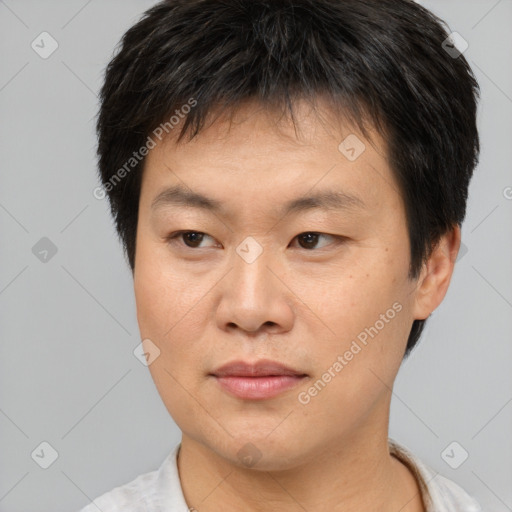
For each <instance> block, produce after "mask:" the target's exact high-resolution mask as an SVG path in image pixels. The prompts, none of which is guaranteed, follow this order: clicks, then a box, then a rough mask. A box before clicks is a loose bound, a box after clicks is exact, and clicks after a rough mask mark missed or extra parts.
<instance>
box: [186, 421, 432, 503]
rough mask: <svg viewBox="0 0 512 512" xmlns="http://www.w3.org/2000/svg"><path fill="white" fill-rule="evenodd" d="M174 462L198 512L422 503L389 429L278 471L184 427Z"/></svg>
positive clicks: (327, 449)
mask: <svg viewBox="0 0 512 512" xmlns="http://www.w3.org/2000/svg"><path fill="white" fill-rule="evenodd" d="M381 432H382V431H381ZM178 469H179V473H180V479H181V485H182V489H183V493H184V496H185V500H186V501H187V503H188V505H189V507H190V508H191V510H196V511H197V512H214V511H219V510H222V511H223V512H235V511H239V510H244V511H247V512H263V511H268V510H279V511H283V512H297V511H303V510H329V511H338V510H339V511H341V510H343V512H360V511H361V510H380V511H382V512H387V511H390V512H391V511H393V512H396V510H400V511H401V512H422V511H423V510H424V509H423V506H422V502H421V497H420V495H419V488H418V486H417V482H416V480H415V479H414V477H413V476H412V474H411V473H410V472H409V470H408V469H407V468H406V467H405V466H404V465H403V464H402V463H401V462H399V461H398V460H397V459H395V458H394V457H392V456H390V454H389V449H388V439H387V429H386V430H384V431H383V435H382V434H381V435H378V433H377V432H362V431H361V430H359V431H358V432H357V434H353V435H351V436H348V437H346V438H345V439H343V440H341V441H340V440H338V442H337V443H336V445H335V446H334V447H333V446H331V445H329V446H327V445H326V446H325V447H323V448H322V449H320V450H317V451H315V453H314V454H312V455H311V456H309V457H308V456H306V457H305V459H304V462H303V463H302V464H300V465H294V466H293V467H290V468H288V469H285V470H279V471H271V470H270V471H261V470H256V469H248V468H243V467H240V466H239V465H237V464H235V463H233V462H231V461H229V460H227V459H225V458H223V457H221V456H219V455H218V454H217V453H215V452H214V451H212V450H211V449H210V448H208V447H205V446H204V445H203V444H200V443H198V442H196V441H195V440H194V439H192V438H190V437H188V436H186V435H185V434H184V435H183V438H182V442H181V448H180V453H179V459H178Z"/></svg>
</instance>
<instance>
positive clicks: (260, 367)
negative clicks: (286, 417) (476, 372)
mask: <svg viewBox="0 0 512 512" xmlns="http://www.w3.org/2000/svg"><path fill="white" fill-rule="evenodd" d="M210 376H212V377H214V378H215V380H216V381H217V382H218V384H219V385H220V387H221V389H222V390H224V391H225V392H227V393H229V394H230V395H233V396H235V397H237V398H240V399H243V400H266V399H269V398H273V397H275V396H278V395H280V394H281V393H284V392H285V391H288V390H289V389H292V388H294V387H295V386H297V385H298V384H299V383H301V382H302V381H303V380H304V379H305V378H306V377H308V375H307V374H305V373H304V372H301V371H299V370H295V369H293V368H290V367H288V366H285V365H283V364H281V363H278V362H275V361H268V360H261V361H257V362H255V363H247V362H245V361H234V362H231V363H228V364H225V365H223V366H221V367H220V368H219V369H217V370H216V371H214V372H213V373H211V374H210Z"/></svg>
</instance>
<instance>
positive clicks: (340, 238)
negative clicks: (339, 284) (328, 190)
mask: <svg viewBox="0 0 512 512" xmlns="http://www.w3.org/2000/svg"><path fill="white" fill-rule="evenodd" d="M187 234H196V235H205V236H207V237H209V238H211V239H212V240H213V237H211V236H210V235H208V234H206V233H203V232H202V231H176V232H174V233H171V234H170V235H169V236H167V237H166V241H167V243H168V244H169V245H174V244H177V243H178V240H177V239H178V238H179V237H181V236H183V235H187ZM303 235H317V236H324V237H329V238H332V239H334V240H336V241H337V242H339V243H341V242H343V241H344V240H346V237H343V236H337V235H329V234H327V233H318V232H317V231H304V232H303V233H300V234H298V235H297V236H296V237H294V239H293V240H295V239H296V238H298V237H300V236H303ZM181 241H183V239H181ZM201 242H202V240H201V241H200V242H199V243H201ZM329 245H331V244H328V245H327V246H326V247H328V246H329ZM182 247H183V248H185V249H191V250H198V249H202V248H201V247H190V246H188V245H185V244H183V245H182ZM301 249H304V250H305V251H308V252H312V251H314V250H315V249H314V248H313V249H305V248H304V247H301ZM322 249H324V247H322V248H320V249H318V250H317V251H319V250H322Z"/></svg>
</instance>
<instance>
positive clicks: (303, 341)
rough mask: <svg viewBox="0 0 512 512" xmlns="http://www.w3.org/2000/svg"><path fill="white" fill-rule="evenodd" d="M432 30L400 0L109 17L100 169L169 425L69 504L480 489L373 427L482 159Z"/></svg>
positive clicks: (452, 246)
mask: <svg viewBox="0 0 512 512" xmlns="http://www.w3.org/2000/svg"><path fill="white" fill-rule="evenodd" d="M446 41H448V42H450V39H448V33H447V32H446V31H445V29H444V28H443V26H442V22H441V21H440V20H439V19H437V18H436V17H434V16H433V15H432V14H431V13H429V12H428V11H427V10H425V9H424V8H422V7H421V6H419V5H417V4H415V3H414V2H412V1H409V0H315V1H313V0H186V1H185V0H167V1H164V2H161V3H159V4H157V5H156V6H154V7H153V8H152V9H150V10H149V11H148V12H147V13H146V14H145V16H144V17H143V18H142V20H141V21H140V22H138V23H137V24H136V25H135V26H134V27H132V28H131V29H130V30H129V31H128V32H127V33H126V34H125V35H124V37H123V40H122V44H121V47H120V50H119V52H118V53H117V55H116V56H115V57H114V58H113V60H112V61H111V62H110V64H109V66H108V69H107V72H106V77H105V84H104V86H103V89H102V94H101V109H100V115H99V119H98V136H99V147H98V154H99V168H100V175H101V179H102V189H101V190H100V191H101V192H102V193H105V194H108V197H109V200H110V204H111V209H112V213H113V215H114V218H115V221H116V227H117V229H118V233H119V235H120V238H121V240H122V242H123V244H124V248H125V251H126V255H127V258H128V262H129V264H130V267H131V270H132V272H133V277H134V289H135V297H136V304H137V315H138V323H139V327H140V333H141V339H143V340H144V341H143V346H144V350H145V353H146V356H147V358H148V364H149V369H150V371H151V374H152V377H153V379H154V381H155V384H156V387H157V389H158V391H159V393H160V396H161V398H162V400H163V402H164V404H165V406H166V407H167V409H168V411H169V413H170V414H171V416H172V417H173V419H174V420H175V422H176V424H177V425H178V426H179V428H180V429H181V431H182V439H181V442H180V444H179V445H178V446H176V448H175V449H174V450H173V451H172V453H171V454H170V455H169V456H168V457H167V458H166V459H165V461H164V462H163V463H162V466H161V467H160V468H159V470H157V471H154V472H152V473H149V474H146V475H141V476H140V477H138V478H137V479H136V480H134V481H133V482H131V483H130V484H127V485H125V486H122V487H119V488H116V489H114V490H113V491H111V492H108V493H106V494H104V495H103V496H101V497H100V498H98V499H97V500H95V502H94V503H92V504H91V505H89V506H88V507H86V508H85V509H84V512H90V511H92V510H97V509H98V508H99V509H100V510H102V511H103V512H107V511H108V512H111V511H123V512H127V511H138V510H141V511H142V510H148V511H171V510H172V511H175V510H176V511H179V510H183V511H184V510H187V509H188V510H197V511H199V512H213V511H219V510H223V511H228V512H231V511H244V512H245V511H248V512H252V511H268V510H278V511H286V512H287V511H290V512H291V511H299V510H300V511H303V510H308V511H324V510H325V511H327V510H329V511H344V512H350V511H358V512H360V511H367V510H368V511H370V510H372V511H373V510H379V511H380V512H398V511H401V512H420V511H428V512H430V511H466V512H469V511H477V510H480V507H479V506H478V504H477V503H476V502H475V501H474V500H473V499H472V498H471V497H470V496H469V495H468V494H467V493H466V492H464V491H463V490H462V489H461V488H460V487H459V486H457V485H456V484H455V483H453V482H451V481H449V480H448V479H446V478H443V477H442V476H440V475H436V473H435V472H434V471H433V470H431V469H430V468H428V467H427V466H426V465H424V464H423V463H422V462H421V461H420V460H418V458H417V457H415V456H414V455H413V454H412V453H411V452H410V451H409V450H408V449H407V448H405V447H404V446H401V445H400V444H399V443H397V442H396V441H394V440H392V439H389V438H388V423H389V408H390V401H391V392H392V387H393V383H394V380H395V377H396V375H397V372H398V370H399V367H400V364H401V362H402V360H403V359H404V357H406V356H407V355H408V354H409V353H410V351H411V350H412V348H413V347H414V346H415V345H416V343H417V342H418V339H419V337H420V334H421V332H422V328H423V326H424V322H425V320H426V319H427V318H428V316H429V315H430V314H431V313H432V311H433V310H434V309H436V308H437V307H438V306H439V304H440V303H441V301H442V300H443V298H444V296H445V294H446V291H447V288H448V286H449V282H450V279H451V275H452V272H453V268H454V264H455V260H456V257H457V253H458V250H459V246H460V225H461V223H462V221H463V219H464V216H465V209H466V199H467V189H468V184H469V181H470V178H471V175H472V173H473V170H474V167H475V165H476V163H477V159H478V151H479V140H478V133H477V128H476V108H477V98H478V85H477V83H476V81H475V79H474V76H473V75H472V73H471V70H470V68H469V66H468V64H467V62H466V61H465V59H464V58H463V56H462V55H460V54H457V52H454V51H450V52H448V51H446V50H445V48H446ZM448 48H451V49H452V50H453V45H452V44H449V45H448Z"/></svg>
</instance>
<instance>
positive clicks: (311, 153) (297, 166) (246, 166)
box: [143, 103, 398, 214]
mask: <svg viewBox="0 0 512 512" xmlns="http://www.w3.org/2000/svg"><path fill="white" fill-rule="evenodd" d="M294 114H295V119H294V121H292V120H291V119H289V118H285V117H282V116H281V117H279V116H276V115H274V114H273V113H272V112H269V110H268V109H265V108H262V107H261V106H260V105H257V104H248V105H246V106H244V107H243V108H240V109H239V110H238V111H237V112H235V113H234V114H233V116H232V117H230V118H223V117H218V118H217V119H216V120H215V121H214V122H213V123H211V124H209V125H207V126H206V127H205V128H204V129H203V130H202V131H200V132H199V134H198V135H196V136H195V137H194V138H193V139H192V140H188V139H187V138H186V137H185V138H184V139H182V141H180V142H177V141H176V138H177V132H178V129H180V127H177V129H176V133H171V134H169V136H168V137H167V138H165V139H163V140H162V141H161V142H160V143H158V144H157V146H156V147H155V148H154V149H152V150H151V151H150V152H149V154H148V156H147V158H146V162H145V169H144V176H143V195H148V194H149V195H150V196H151V197H148V198H146V199H145V202H146V203H147V205H146V206H148V207H150V208H151V209H152V210H157V209H159V208H162V207H164V206H166V205H167V206H170V205H174V206H180V205H181V206H195V207H197V208H203V209H210V210H217V211H218V212H219V213H220V212H221V210H222V208H223V204H222V203H224V202H226V201H232V202H236V201H237V200H238V202H239V204H240V205H241V206H244V205H245V206H246V207H247V206H248V203H247V202H248V201H251V202H254V201H258V202H260V203H265V202H266V203H267V207H268V206H269V204H268V203H272V204H274V205H276V210H277V209H278V210H279V212H280V213H281V214H283V213H286V212H287V211H289V212H293V211H295V212H298V211H301V210H302V211H306V210H308V209H311V208H312V207H315V206H318V207H320V206H324V207H326V209H329V208H330V209H334V208H338V209H345V210H346V211H347V212H349V211H355V210H356V209H363V208H371V207H372V206H378V205H379V204H380V203H382V202H383V198H384V197H385V196H386V195H396V194H397V193H398V189H397V185H396V183H395V180H394V176H393V174H392V172H391V170H390V168H389V167H388V163H387V160H386V157H385V147H384V142H383V141H382V139H381V138H380V137H379V136H378V134H377V133H376V132H375V131H373V132H371V136H372V139H371V141H369V140H367V139H366V138H365V137H364V136H363V135H362V134H360V133H359V132H358V131H357V130H356V129H355V128H354V127H353V126H352V125H350V124H348V123H347V122H346V121H344V120H343V119H340V118H339V117H335V116H333V115H332V114H329V113H328V110H327V109H325V108H324V109H322V106H321V105H320V106H319V107H318V106H317V108H316V109H312V108H311V107H310V106H309V105H307V104H304V103H302V104H300V103H299V104H297V105H296V106H295V108H294ZM354 157H355V158H354ZM278 207H279V208H278Z"/></svg>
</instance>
